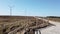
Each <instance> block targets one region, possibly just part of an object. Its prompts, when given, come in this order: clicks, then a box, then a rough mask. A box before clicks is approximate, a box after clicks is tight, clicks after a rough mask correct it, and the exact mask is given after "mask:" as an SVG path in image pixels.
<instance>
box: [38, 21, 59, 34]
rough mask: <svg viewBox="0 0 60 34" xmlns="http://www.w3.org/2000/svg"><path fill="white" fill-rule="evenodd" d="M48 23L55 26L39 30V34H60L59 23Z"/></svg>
mask: <svg viewBox="0 0 60 34" xmlns="http://www.w3.org/2000/svg"><path fill="white" fill-rule="evenodd" d="M50 23H51V24H54V25H55V26H50V27H47V28H45V29H39V30H40V31H41V34H60V23H59V22H53V21H50Z"/></svg>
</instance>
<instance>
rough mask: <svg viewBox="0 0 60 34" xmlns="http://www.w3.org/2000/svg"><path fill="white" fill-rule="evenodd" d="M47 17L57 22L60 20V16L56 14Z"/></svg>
mask: <svg viewBox="0 0 60 34" xmlns="http://www.w3.org/2000/svg"><path fill="white" fill-rule="evenodd" d="M46 19H48V20H51V21H55V22H60V17H58V16H57V17H56V16H49V17H47V18H46Z"/></svg>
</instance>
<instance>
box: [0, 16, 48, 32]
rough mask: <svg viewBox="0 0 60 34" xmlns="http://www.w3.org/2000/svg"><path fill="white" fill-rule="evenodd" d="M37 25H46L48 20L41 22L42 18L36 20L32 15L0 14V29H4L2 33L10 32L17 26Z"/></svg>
mask: <svg viewBox="0 0 60 34" xmlns="http://www.w3.org/2000/svg"><path fill="white" fill-rule="evenodd" d="M36 21H37V23H36ZM36 24H37V25H41V24H44V25H42V27H44V26H46V25H47V24H48V22H45V21H44V23H43V20H40V19H38V20H36V18H34V17H33V16H0V26H1V27H0V30H4V33H6V32H10V31H11V30H14V29H15V28H17V27H22V26H23V27H24V28H26V27H32V26H36Z"/></svg>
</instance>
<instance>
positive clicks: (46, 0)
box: [0, 0, 60, 16]
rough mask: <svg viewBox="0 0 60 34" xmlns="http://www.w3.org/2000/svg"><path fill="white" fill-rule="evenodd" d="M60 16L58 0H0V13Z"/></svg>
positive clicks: (59, 0) (59, 2) (59, 1)
mask: <svg viewBox="0 0 60 34" xmlns="http://www.w3.org/2000/svg"><path fill="white" fill-rule="evenodd" d="M10 7H12V15H18V16H60V0H0V15H10Z"/></svg>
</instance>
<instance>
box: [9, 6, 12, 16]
mask: <svg viewBox="0 0 60 34" xmlns="http://www.w3.org/2000/svg"><path fill="white" fill-rule="evenodd" d="M9 8H10V16H12V6H9Z"/></svg>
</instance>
